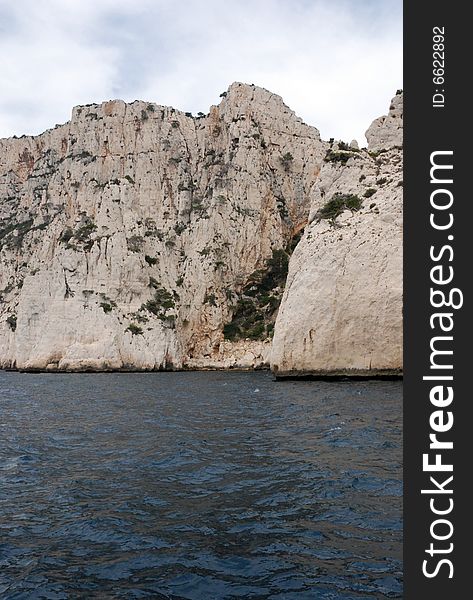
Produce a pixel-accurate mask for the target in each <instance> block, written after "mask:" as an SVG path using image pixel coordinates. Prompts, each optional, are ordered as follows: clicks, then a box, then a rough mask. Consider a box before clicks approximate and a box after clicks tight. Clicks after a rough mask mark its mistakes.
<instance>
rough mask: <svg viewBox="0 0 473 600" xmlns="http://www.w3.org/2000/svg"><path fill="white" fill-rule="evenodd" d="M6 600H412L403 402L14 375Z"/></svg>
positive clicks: (261, 376)
mask: <svg viewBox="0 0 473 600" xmlns="http://www.w3.org/2000/svg"><path fill="white" fill-rule="evenodd" d="M0 391H1V399H0V422H1V426H2V427H1V430H0V431H1V433H2V444H1V449H0V502H1V513H0V598H2V599H4V598H5V599H8V600H10V599H12V600H13V599H40V598H42V599H47V600H48V599H51V600H52V599H69V598H98V599H107V598H157V599H158V600H159V599H160V598H162V599H173V600H178V599H189V600H213V599H226V598H228V599H235V598H253V599H263V598H274V599H278V600H292V599H294V600H305V599H310V600H313V599H314V598H315V599H321V600H355V599H356V600H361V599H365V600H367V599H373V598H401V597H402V562H401V561H402V555H401V542H402V520H401V515H402V512H401V510H402V482H401V460H402V439H401V438H402V436H401V422H402V418H401V404H402V402H401V396H402V388H401V384H400V383H397V382H333V383H329V382H308V381H300V382H283V383H276V382H274V381H273V380H272V377H271V376H270V375H269V374H268V373H155V374H95V375H92V374H83V375H66V374H64V375H61V374H55V375H49V374H43V375H34V376H33V375H25V374H18V373H0Z"/></svg>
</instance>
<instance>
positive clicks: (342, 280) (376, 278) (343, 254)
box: [271, 94, 402, 377]
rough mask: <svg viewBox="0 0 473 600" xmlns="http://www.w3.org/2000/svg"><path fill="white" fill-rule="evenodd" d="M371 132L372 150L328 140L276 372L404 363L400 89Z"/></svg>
mask: <svg viewBox="0 0 473 600" xmlns="http://www.w3.org/2000/svg"><path fill="white" fill-rule="evenodd" d="M367 138H368V140H369V150H370V151H369V152H368V151H365V150H362V151H356V149H355V151H352V150H345V151H344V150H343V149H341V147H340V144H339V145H338V146H334V148H336V150H334V151H332V152H329V153H328V154H327V159H328V162H326V163H325V165H324V167H323V168H322V171H321V174H320V179H319V181H318V182H317V184H316V186H315V187H314V189H313V193H312V206H311V211H310V217H309V222H310V225H309V226H308V227H307V228H306V231H305V233H304V236H303V238H302V240H301V241H300V243H299V244H298V246H297V247H296V249H295V251H294V254H293V255H292V257H291V261H290V264H289V274H288V278H287V283H286V289H285V292H284V296H283V300H282V303H281V306H280V309H279V313H278V317H277V320H276V326H275V333H274V340H273V347H272V354H271V367H272V370H273V372H274V373H275V374H276V375H277V376H279V377H284V376H288V375H291V376H292V375H297V374H299V375H309V374H310V375H345V374H352V375H353V374H363V375H366V374H395V373H399V372H400V371H401V370H402V150H401V148H400V147H401V145H402V94H398V95H396V97H395V98H394V99H393V101H392V105H391V110H390V113H389V115H388V116H387V117H381V118H380V119H377V120H376V121H374V123H373V124H372V125H371V127H370V128H369V129H368V131H367ZM329 201H332V203H331V204H330V205H328V204H327V203H328V202H329ZM359 204H361V206H360V207H359V208H358V205H359ZM337 206H339V207H340V208H339V210H338V211H337ZM344 206H351V207H352V209H351V210H350V209H349V208H346V209H345V210H343V207H344ZM324 207H325V208H324ZM330 208H331V209H332V210H330ZM337 212H340V214H339V216H336V217H335V218H332V219H330V218H329V217H330V213H331V214H332V215H334V214H336V213H337Z"/></svg>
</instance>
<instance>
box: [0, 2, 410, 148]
mask: <svg viewBox="0 0 473 600" xmlns="http://www.w3.org/2000/svg"><path fill="white" fill-rule="evenodd" d="M0 57H1V58H0V137H6V136H11V135H14V134H16V135H21V134H24V133H26V134H38V133H41V132H42V131H44V130H45V129H47V128H49V127H52V126H54V125H55V124H56V123H63V122H65V121H67V120H68V119H69V118H70V115H71V109H72V107H73V106H75V105H77V104H88V103H92V102H102V101H104V100H109V99H112V98H122V99H124V100H126V101H133V100H135V99H140V100H146V101H153V102H157V103H158V104H164V105H170V106H174V107H175V108H178V109H180V110H184V111H192V112H193V113H194V114H195V113H197V112H198V111H202V112H205V113H206V112H208V109H209V106H210V105H212V104H217V103H218V102H219V100H220V98H219V94H220V93H221V92H222V91H224V90H225V89H227V87H228V86H229V85H230V83H232V82H233V81H242V82H245V83H254V84H256V85H259V86H262V87H265V88H267V89H269V90H270V91H272V92H275V93H277V94H279V95H281V96H282V97H283V99H284V101H285V102H286V104H287V105H289V107H290V108H292V109H293V110H294V111H295V112H296V113H297V114H298V115H299V116H300V117H302V118H303V119H304V120H305V121H306V122H307V123H309V124H311V125H315V126H316V127H317V128H318V129H319V130H320V132H321V134H322V137H323V138H325V139H328V138H330V137H335V138H337V139H343V140H345V141H350V140H351V139H353V138H356V139H358V141H359V142H360V143H361V145H364V144H365V142H366V140H365V137H364V132H365V130H366V129H367V127H368V125H369V124H370V122H371V121H372V120H373V119H374V118H375V117H377V116H379V115H381V114H385V113H386V111H387V109H388V106H389V101H390V99H391V97H392V96H393V95H394V93H395V92H396V89H397V88H401V87H402V0H199V1H198V0H181V1H179V0H0Z"/></svg>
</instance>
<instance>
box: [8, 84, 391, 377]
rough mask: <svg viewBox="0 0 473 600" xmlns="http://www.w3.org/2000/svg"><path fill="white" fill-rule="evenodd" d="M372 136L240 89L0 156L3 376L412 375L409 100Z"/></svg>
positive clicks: (148, 109)
mask: <svg viewBox="0 0 473 600" xmlns="http://www.w3.org/2000/svg"><path fill="white" fill-rule="evenodd" d="M367 139H368V141H369V149H361V150H360V149H359V148H358V146H357V144H356V143H354V142H352V143H351V144H350V145H347V144H344V143H343V142H333V141H331V142H329V143H327V142H323V141H321V140H320V137H319V133H318V131H317V130H316V129H315V128H313V127H310V126H308V125H306V124H305V123H303V122H302V120H301V119H299V118H298V117H297V116H296V115H295V114H294V113H293V112H292V111H291V110H290V109H289V108H288V107H287V106H285V105H284V103H283V101H282V100H281V98H280V97H279V96H276V95H274V94H272V93H270V92H268V91H266V90H264V89H261V88H258V87H255V86H253V85H244V84H240V83H235V84H233V85H232V86H230V88H229V89H228V91H227V92H224V93H223V94H222V100H221V102H220V104H219V105H218V106H212V107H211V109H210V112H209V113H208V114H207V115H204V114H201V113H199V115H197V116H192V115H190V114H189V113H182V112H180V111H177V110H175V109H173V108H169V107H162V106H158V105H156V104H151V103H146V102H138V101H136V102H134V103H132V104H125V103H124V102H122V101H119V100H115V101H110V102H104V103H102V104H100V105H96V104H93V105H88V106H79V107H76V108H74V110H73V113H72V119H71V121H70V122H68V123H66V124H64V125H57V126H56V127H55V128H54V129H51V130H49V131H46V132H45V133H43V134H41V135H39V136H36V137H29V136H22V137H21V138H11V139H3V140H0V265H1V271H0V367H3V368H17V369H22V370H71V371H77V370H78V371H81V370H111V369H113V370H118V369H124V370H127V369H130V370H156V369H180V368H231V367H242V368H245V367H247V368H255V367H261V366H265V365H266V366H267V365H268V363H269V361H270V360H271V366H272V368H273V371H274V372H275V373H276V375H277V376H278V377H283V376H286V375H294V374H296V375H298V374H299V375H300V374H316V375H317V374H319V375H320V374H330V375H333V374H350V373H352V374H374V373H397V372H399V371H400V369H401V367H402V356H401V337H402V334H401V330H402V317H401V308H402V277H401V275H402V272H401V270H402V246H401V244H402V235H401V226H402V225H401V224H402V151H401V146H402V94H401V93H398V94H397V95H396V97H395V98H394V99H393V102H392V105H391V109H390V112H389V115H387V116H386V117H381V118H380V119H377V120H376V121H374V123H373V124H372V125H371V127H370V128H369V129H368V131H367ZM307 223H309V224H307ZM304 228H305V231H304V232H303V230H304ZM302 234H303V235H302ZM301 235H302V239H301V241H300V242H299V238H300V236H301ZM294 248H295V250H294ZM293 251H294V252H293ZM292 252H293V254H292ZM291 254H292V256H291ZM290 256H291V258H290V260H289V257H290ZM288 262H289V273H288V275H287V272H288ZM286 276H287V283H286ZM281 298H282V304H281V306H280V308H279V304H280V302H281ZM278 308H279V312H278ZM276 316H277V319H276ZM273 330H274V339H272V335H273Z"/></svg>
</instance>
